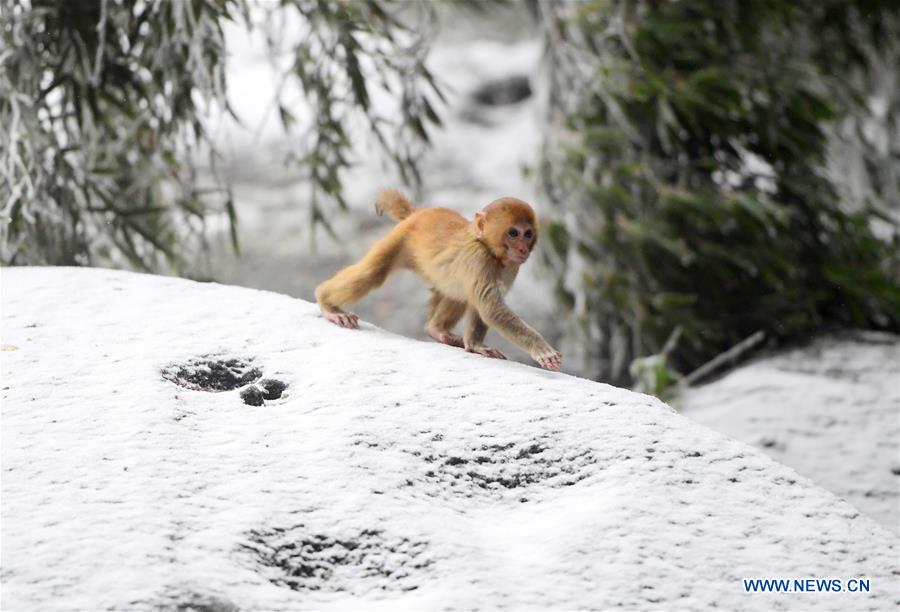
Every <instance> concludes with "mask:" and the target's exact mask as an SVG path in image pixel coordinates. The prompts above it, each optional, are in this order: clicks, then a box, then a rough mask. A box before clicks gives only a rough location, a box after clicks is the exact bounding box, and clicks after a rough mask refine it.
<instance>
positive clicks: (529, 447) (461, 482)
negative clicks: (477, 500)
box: [404, 438, 596, 497]
mask: <svg viewBox="0 0 900 612" xmlns="http://www.w3.org/2000/svg"><path fill="white" fill-rule="evenodd" d="M441 442H443V440H441V441H438V443H435V441H434V440H433V439H432V440H428V441H423V444H424V445H425V448H424V449H422V448H419V449H416V450H412V449H410V450H407V451H404V452H407V453H409V454H411V455H413V456H417V455H416V453H417V452H418V453H419V455H418V457H419V458H420V459H424V463H425V464H426V465H427V466H428V467H429V468H431V469H427V471H425V472H424V476H425V478H426V479H427V480H428V481H429V484H432V485H434V487H433V489H432V490H431V491H428V489H426V491H428V492H427V493H426V494H427V495H429V496H431V497H435V496H442V495H447V494H448V492H449V493H450V494H451V495H465V496H467V497H470V496H472V494H473V493H477V492H483V493H488V494H489V493H490V492H491V491H494V492H498V493H499V492H501V491H503V490H510V489H521V488H523V487H530V486H533V485H538V484H541V485H543V486H549V487H553V488H556V487H567V486H571V485H573V484H575V483H577V482H579V481H581V480H583V479H584V478H586V477H587V474H588V471H587V470H586V469H585V468H586V467H588V466H590V465H592V464H593V463H595V462H596V460H595V458H594V456H593V454H592V453H591V452H590V451H589V450H581V451H575V452H572V450H571V449H566V448H561V449H557V448H554V445H552V444H550V443H548V442H547V441H546V440H544V439H543V438H542V439H541V441H528V442H525V443H518V442H505V443H504V442H496V441H491V442H489V443H485V444H481V445H479V446H476V447H472V448H469V449H460V448H458V447H456V448H455V449H454V448H446V447H445V444H442V443H441ZM420 451H424V452H426V453H427V455H425V456H422V453H421V452H420ZM429 488H431V487H429Z"/></svg>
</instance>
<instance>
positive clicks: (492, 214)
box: [475, 198, 538, 266]
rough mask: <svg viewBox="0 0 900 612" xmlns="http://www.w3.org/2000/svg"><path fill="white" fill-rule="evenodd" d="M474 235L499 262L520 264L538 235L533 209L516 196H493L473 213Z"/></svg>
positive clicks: (523, 261)
mask: <svg viewBox="0 0 900 612" xmlns="http://www.w3.org/2000/svg"><path fill="white" fill-rule="evenodd" d="M475 235H476V236H477V237H478V239H479V240H481V241H482V242H483V243H484V244H485V245H486V246H487V247H488V248H489V249H490V250H491V253H493V254H494V257H496V258H497V259H499V260H500V262H501V263H502V264H503V265H508V264H514V265H517V266H518V265H521V264H523V263H525V260H526V259H528V256H529V255H531V249H533V248H534V245H535V243H536V242H537V238H538V224H537V218H536V217H535V215H534V209H533V208H531V206H529V205H528V204H527V203H525V202H523V201H522V200H519V199H518V198H500V199H499V200H494V201H493V202H491V203H490V204H488V205H487V206H485V207H484V209H483V210H481V211H479V212H477V213H475Z"/></svg>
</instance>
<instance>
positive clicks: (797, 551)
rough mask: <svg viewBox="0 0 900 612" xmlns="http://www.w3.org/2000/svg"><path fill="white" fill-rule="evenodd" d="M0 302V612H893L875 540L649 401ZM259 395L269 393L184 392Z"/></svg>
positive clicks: (75, 288) (279, 329) (866, 527)
mask: <svg viewBox="0 0 900 612" xmlns="http://www.w3.org/2000/svg"><path fill="white" fill-rule="evenodd" d="M2 294H3V295H2V308H3V310H2V336H3V338H2V342H3V349H4V350H3V352H2V377H3V383H2V385H3V386H2V470H3V472H2V544H3V548H2V561H0V566H2V582H3V591H2V608H3V609H4V610H52V609H82V610H97V609H107V608H116V609H159V608H173V609H192V608H194V609H201V608H202V609H207V610H213V609H215V610H233V609H300V608H304V609H308V608H316V609H337V608H340V609H348V608H352V609H361V608H362V609H385V610H387V609H390V610H394V609H423V608H428V609H433V608H462V609H471V608H484V609H496V608H522V607H533V608H611V607H626V608H636V609H663V610H672V609H710V608H720V609H729V610H738V609H759V610H772V609H797V608H801V609H834V610H848V609H854V610H855V609H894V606H895V605H896V604H897V600H898V575H900V569H898V562H897V545H896V538H895V536H894V534H892V533H890V532H889V531H887V530H885V529H884V528H883V527H881V526H879V525H878V524H876V523H875V522H874V521H872V520H871V519H869V518H867V517H865V516H863V515H861V514H860V513H859V512H857V511H856V510H855V509H854V508H853V507H851V506H850V505H848V504H847V503H845V502H843V501H841V500H839V499H838V498H837V497H835V496H834V495H832V494H831V493H828V492H826V491H825V490H823V489H821V488H818V487H817V486H815V485H813V484H812V483H811V482H810V481H809V480H807V479H805V478H803V477H800V476H798V475H797V474H796V473H795V472H794V471H792V470H791V469H789V468H786V467H784V466H782V465H779V464H778V463H775V462H774V461H773V460H772V459H770V458H768V457H766V456H765V455H764V454H763V453H761V452H760V451H758V450H756V449H753V448H752V447H750V446H747V445H745V444H743V443H740V442H737V441H734V440H730V439H728V438H726V437H725V436H723V435H721V434H718V433H716V432H714V431H712V430H710V429H707V428H706V427H704V426H702V425H699V424H697V423H695V422H693V421H691V420H689V419H687V418H684V417H682V416H680V415H678V414H676V413H675V412H674V411H672V410H671V409H670V408H669V407H668V406H666V405H665V404H663V403H661V402H660V401H658V400H656V399H654V398H652V397H648V396H645V395H639V394H636V393H632V392H629V391H624V390H621V389H616V388H614V387H610V386H607V385H603V384H598V383H594V382H590V381H587V380H582V379H578V378H573V377H570V376H567V375H564V374H554V373H549V372H544V371H541V370H538V369H536V368H532V367H528V366H525V365H522V364H517V363H511V362H502V361H495V360H488V359H484V358H481V357H477V356H474V355H469V354H466V353H465V352H463V351H461V350H459V349H452V348H449V347H445V346H440V345H437V344H434V343H425V342H419V341H413V340H409V339H407V338H403V337H399V336H395V335H392V334H389V333H386V332H383V331H381V330H378V329H376V328H374V327H372V326H370V325H363V329H362V330H360V331H350V330H344V329H339V328H337V327H334V326H331V325H329V324H327V323H326V322H325V321H323V320H322V319H321V318H320V317H319V315H318V313H317V311H316V308H315V306H314V305H312V304H309V303H306V302H303V301H299V300H295V299H291V298H288V297H285V296H280V295H276V294H271V293H265V292H260V291H254V290H250V289H238V288H234V287H227V286H221V285H215V284H198V283H194V282H190V281H185V280H181V279H174V278H163V277H154V276H144V275H136V274H129V273H122V272H113V271H103V270H90V269H65V268H56V269H51V268H43V269H41V268H37V269H4V270H3V271H2ZM204 361H206V362H210V363H211V364H212V367H211V368H210V369H204V368H203V367H202V366H201V365H199V364H200V363H202V362H204ZM257 377H263V378H268V379H277V380H280V381H282V382H284V383H286V384H287V385H288V387H287V389H286V390H285V391H284V393H283V394H282V395H281V397H280V398H279V399H274V400H267V401H266V402H265V404H264V405H261V406H252V405H248V404H246V403H244V402H243V401H242V400H241V397H240V395H239V390H238V389H234V390H229V391H221V392H209V391H204V390H199V389H197V388H194V389H190V388H185V386H188V387H190V386H193V387H207V388H213V387H217V388H221V387H224V386H228V383H230V382H231V383H234V384H239V383H240V382H245V383H246V382H249V381H251V380H254V379H256V378H257ZM858 577H865V578H868V579H869V580H870V581H871V591H870V592H868V593H849V592H844V593H838V594H835V593H822V594H813V593H790V594H785V593H782V594H772V593H767V594H763V593H745V591H744V587H743V584H742V578H787V579H794V578H840V579H842V580H844V581H845V582H846V580H847V579H850V578H858ZM204 606H205V607H204Z"/></svg>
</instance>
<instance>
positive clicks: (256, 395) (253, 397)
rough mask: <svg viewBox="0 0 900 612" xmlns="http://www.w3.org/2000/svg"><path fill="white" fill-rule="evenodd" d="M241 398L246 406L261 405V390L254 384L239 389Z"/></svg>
mask: <svg viewBox="0 0 900 612" xmlns="http://www.w3.org/2000/svg"><path fill="white" fill-rule="evenodd" d="M241 399H242V400H244V403H245V404H247V405H248V406H262V405H263V392H262V391H261V390H259V389H258V388H257V387H256V386H250V387H247V388H245V389H241Z"/></svg>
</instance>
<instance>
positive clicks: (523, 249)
mask: <svg viewBox="0 0 900 612" xmlns="http://www.w3.org/2000/svg"><path fill="white" fill-rule="evenodd" d="M536 238H537V233H536V232H535V231H534V227H533V226H532V225H531V223H527V222H523V221H520V222H519V223H515V224H513V225H511V226H509V227H508V228H507V229H506V232H505V233H504V234H503V246H505V247H506V257H505V259H506V260H508V261H510V262H512V263H514V264H517V265H521V264H523V263H525V261H526V260H527V259H528V256H529V255H531V249H532V248H534V241H535V239H536Z"/></svg>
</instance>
